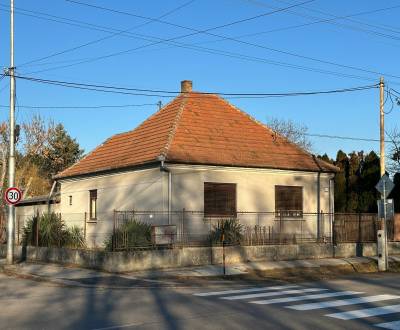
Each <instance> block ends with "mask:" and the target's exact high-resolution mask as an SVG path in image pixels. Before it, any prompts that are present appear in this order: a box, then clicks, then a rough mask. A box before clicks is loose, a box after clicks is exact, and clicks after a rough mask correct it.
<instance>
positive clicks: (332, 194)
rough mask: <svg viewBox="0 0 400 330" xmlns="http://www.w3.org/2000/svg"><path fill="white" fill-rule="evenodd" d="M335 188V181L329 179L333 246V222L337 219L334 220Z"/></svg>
mask: <svg viewBox="0 0 400 330" xmlns="http://www.w3.org/2000/svg"><path fill="white" fill-rule="evenodd" d="M334 187H335V185H334V179H332V178H330V179H329V217H330V221H329V225H330V233H331V243H332V244H333V243H334V241H333V222H334V221H335V218H334V212H335V209H334V203H335V201H334V199H333V196H334V191H333V189H334Z"/></svg>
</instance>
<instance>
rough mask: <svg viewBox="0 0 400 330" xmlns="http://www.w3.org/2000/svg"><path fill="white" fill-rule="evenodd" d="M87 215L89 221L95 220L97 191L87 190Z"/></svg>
mask: <svg viewBox="0 0 400 330" xmlns="http://www.w3.org/2000/svg"><path fill="white" fill-rule="evenodd" d="M89 196H90V201H89V209H90V211H89V214H90V220H96V218H97V190H89Z"/></svg>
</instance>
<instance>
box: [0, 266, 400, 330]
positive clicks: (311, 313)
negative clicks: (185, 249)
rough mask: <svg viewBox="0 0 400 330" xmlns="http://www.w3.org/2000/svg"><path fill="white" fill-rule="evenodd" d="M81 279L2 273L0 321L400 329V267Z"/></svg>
mask: <svg viewBox="0 0 400 330" xmlns="http://www.w3.org/2000/svg"><path fill="white" fill-rule="evenodd" d="M103 280H105V282H104V281H103ZM76 283H77V285H78V286H73V285H72V286H62V285H57V284H54V283H49V282H43V281H33V280H30V279H24V278H17V277H12V276H6V275H3V274H0V328H1V329H379V328H380V329H382V327H377V325H381V326H386V329H400V278H399V276H398V274H395V273H387V274H359V275H357V276H352V277H345V278H341V279H337V280H327V281H314V282H306V283H293V282H292V283H287V282H286V283H284V282H272V281H262V282H246V281H236V280H229V281H216V280H214V281H199V282H197V283H193V282H191V281H187V282H180V283H177V284H174V283H171V282H166V283H164V282H152V281H148V282H146V281H144V282H141V281H134V280H132V279H127V278H123V277H120V276H112V277H111V278H110V277H108V278H107V279H102V278H96V277H93V278H86V279H76ZM99 285H101V286H100V287H99ZM396 321H397V323H395V322H396ZM383 329H385V328H383Z"/></svg>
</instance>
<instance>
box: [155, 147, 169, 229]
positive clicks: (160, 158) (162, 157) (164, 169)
mask: <svg viewBox="0 0 400 330" xmlns="http://www.w3.org/2000/svg"><path fill="white" fill-rule="evenodd" d="M158 160H159V161H160V162H161V164H160V171H161V172H166V173H168V224H169V225H170V224H171V199H172V173H171V170H170V169H169V168H168V167H167V166H166V165H165V163H164V162H165V156H164V155H160V156H159V157H158Z"/></svg>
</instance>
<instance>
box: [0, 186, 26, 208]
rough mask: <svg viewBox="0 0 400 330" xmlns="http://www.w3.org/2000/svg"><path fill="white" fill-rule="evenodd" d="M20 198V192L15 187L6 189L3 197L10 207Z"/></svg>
mask: <svg viewBox="0 0 400 330" xmlns="http://www.w3.org/2000/svg"><path fill="white" fill-rule="evenodd" d="M21 197H22V193H21V190H19V189H18V188H15V187H11V188H8V189H7V190H6V193H5V196H4V198H5V200H6V202H7V204H10V205H15V204H17V203H18V202H19V201H20V200H21Z"/></svg>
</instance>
